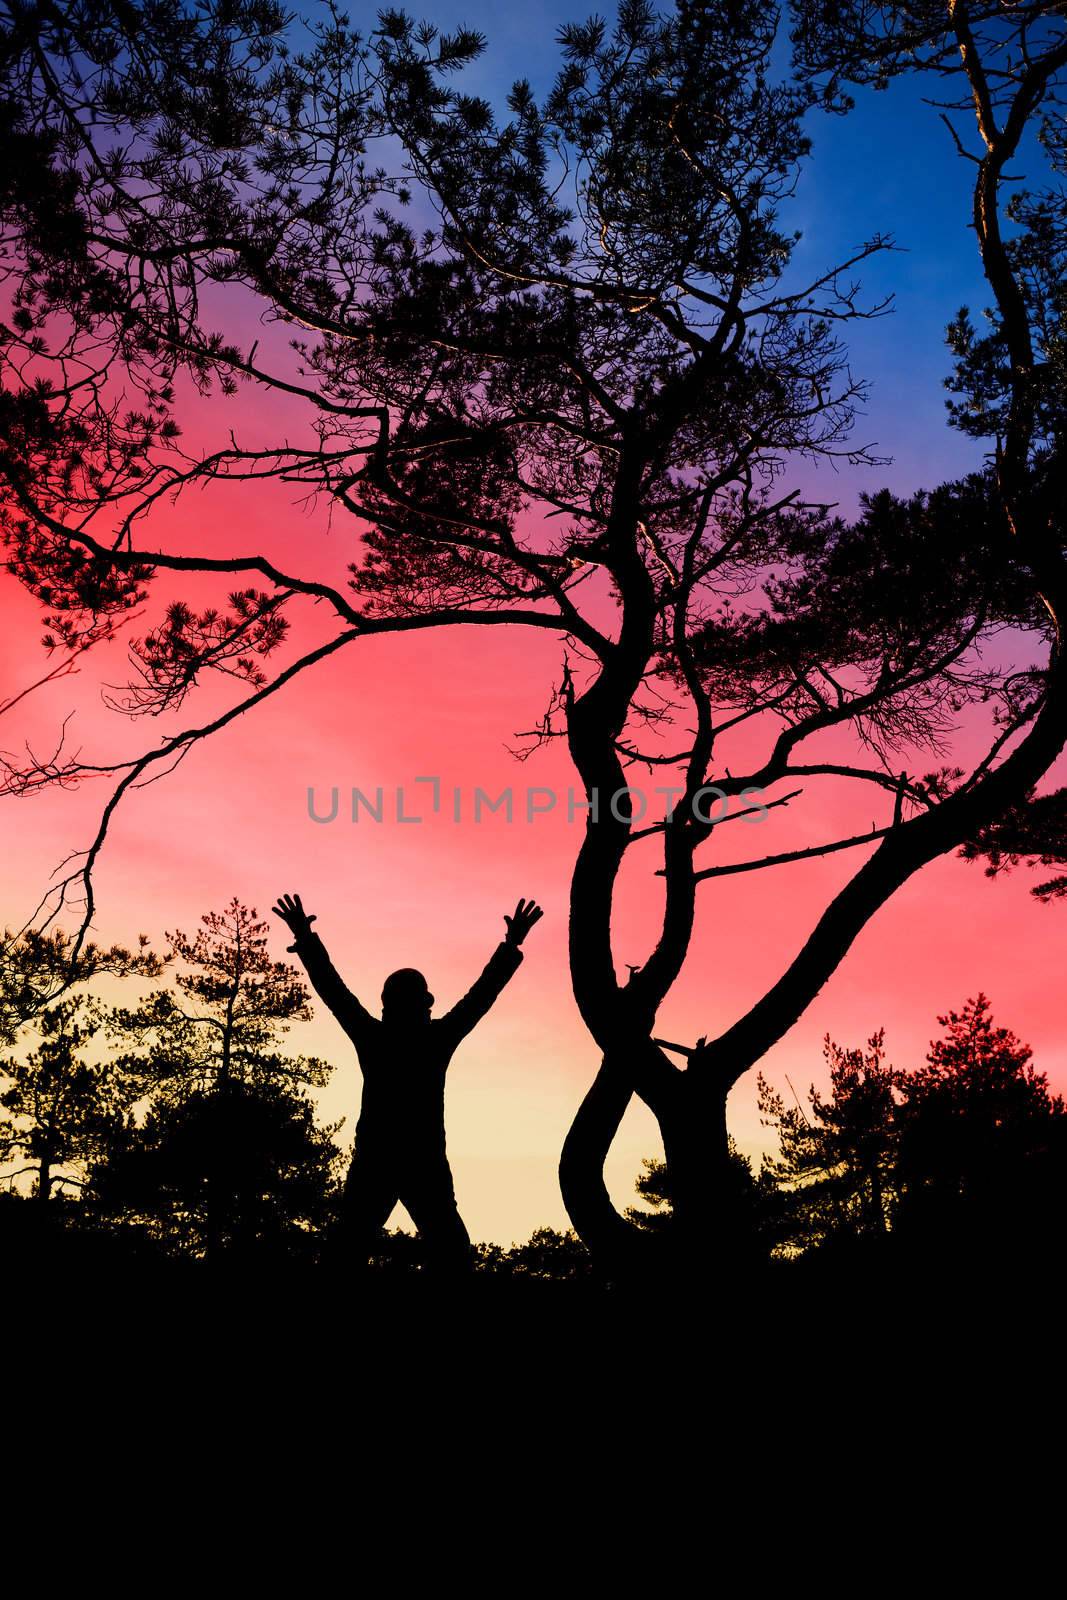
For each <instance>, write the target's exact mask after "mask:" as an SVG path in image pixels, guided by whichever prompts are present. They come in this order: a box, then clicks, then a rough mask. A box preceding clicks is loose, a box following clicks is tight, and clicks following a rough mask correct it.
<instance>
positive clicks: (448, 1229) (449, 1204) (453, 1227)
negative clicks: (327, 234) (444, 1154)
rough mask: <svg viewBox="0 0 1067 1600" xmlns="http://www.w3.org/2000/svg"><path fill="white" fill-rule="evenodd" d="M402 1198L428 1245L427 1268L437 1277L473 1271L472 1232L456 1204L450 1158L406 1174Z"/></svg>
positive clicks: (448, 1276)
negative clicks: (469, 1230) (470, 1232)
mask: <svg viewBox="0 0 1067 1600" xmlns="http://www.w3.org/2000/svg"><path fill="white" fill-rule="evenodd" d="M400 1198H401V1200H402V1201H403V1203H404V1205H405V1206H407V1209H408V1211H409V1213H410V1215H411V1220H412V1222H413V1223H414V1224H415V1226H416V1228H417V1229H418V1230H419V1237H420V1238H421V1239H422V1241H423V1244H424V1245H425V1248H426V1266H427V1270H428V1271H429V1272H430V1273H432V1274H433V1275H434V1276H435V1277H447V1278H456V1277H465V1276H466V1275H467V1274H468V1273H470V1272H471V1271H472V1270H473V1267H474V1255H473V1252H472V1250H471V1240H470V1234H469V1233H468V1232H467V1229H466V1227H465V1226H464V1223H463V1218H462V1217H461V1216H460V1214H459V1210H458V1208H457V1206H456V1192H455V1189H454V1188H453V1185H452V1173H451V1171H450V1170H449V1166H448V1162H447V1161H438V1162H434V1163H432V1164H431V1165H430V1166H428V1167H425V1168H422V1169H420V1170H418V1171H417V1172H409V1173H406V1174H405V1175H404V1177H403V1179H402V1181H401V1187H400Z"/></svg>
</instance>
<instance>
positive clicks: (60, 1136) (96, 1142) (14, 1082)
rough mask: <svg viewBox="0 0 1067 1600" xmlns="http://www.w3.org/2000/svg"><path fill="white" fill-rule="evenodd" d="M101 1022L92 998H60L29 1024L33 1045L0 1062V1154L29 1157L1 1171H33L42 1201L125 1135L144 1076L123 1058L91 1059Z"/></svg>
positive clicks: (80, 1178) (77, 1180) (77, 1181)
mask: <svg viewBox="0 0 1067 1600" xmlns="http://www.w3.org/2000/svg"><path fill="white" fill-rule="evenodd" d="M106 1021H107V1015H106V1012H105V1009H104V1008H103V1007H102V1006H101V1005H100V1004H99V1003H98V1002H97V1001H95V1000H93V999H91V998H88V997H85V996H78V997H75V998H71V999H67V1000H63V1001H60V1002H58V1003H57V1004H55V1005H52V1006H49V1007H48V1008H47V1010H45V1011H43V1012H41V1013H40V1015H39V1016H38V1017H37V1019H36V1022H35V1023H34V1029H35V1032H36V1034H37V1037H38V1040H39V1043H38V1045H37V1048H36V1049H35V1050H33V1051H31V1052H30V1053H29V1054H28V1055H25V1056H23V1057H22V1058H21V1059H17V1060H13V1061H9V1062H7V1063H5V1064H4V1065H3V1068H2V1073H3V1076H4V1078H5V1079H6V1087H5V1089H4V1091H3V1092H2V1093H0V1108H2V1110H3V1112H4V1113H5V1115H4V1116H3V1118H2V1119H0V1161H3V1162H5V1163H6V1162H10V1161H13V1160H17V1159H19V1158H20V1157H21V1158H22V1159H23V1160H24V1161H25V1162H26V1163H27V1164H26V1165H25V1166H23V1167H21V1168H19V1169H18V1171H16V1172H12V1173H9V1174H7V1176H8V1178H9V1180H10V1181H12V1182H13V1181H14V1180H15V1179H16V1178H17V1177H20V1176H22V1175H24V1174H31V1173H32V1175H33V1179H34V1196H35V1199H36V1200H37V1201H38V1202H39V1203H40V1204H41V1205H47V1204H48V1203H49V1202H50V1201H51V1200H52V1198H53V1196H54V1193H55V1191H56V1190H57V1189H58V1188H60V1187H62V1186H65V1185H68V1184H72V1185H76V1186H77V1187H79V1188H80V1187H82V1185H83V1183H84V1172H85V1170H86V1167H87V1164H88V1163H90V1162H92V1161H94V1160H99V1159H101V1158H102V1157H103V1156H104V1155H105V1154H106V1153H107V1152H108V1151H109V1150H110V1149H112V1148H113V1147H114V1145H115V1144H116V1142H118V1141H121V1140H122V1139H123V1138H124V1137H125V1135H126V1133H127V1130H128V1128H129V1124H130V1118H131V1113H132V1108H133V1105H134V1102H135V1101H136V1100H137V1099H138V1097H139V1096H140V1095H141V1094H142V1093H143V1087H144V1086H143V1080H142V1079H141V1078H140V1077H139V1076H138V1075H137V1074H136V1073H134V1072H131V1071H130V1070H129V1067H128V1065H127V1064H125V1063H123V1062H121V1061H117V1060H115V1059H114V1058H108V1057H105V1058H103V1059H99V1060H94V1059H93V1058H92V1049H91V1047H92V1046H93V1042H94V1040H96V1038H97V1036H98V1034H100V1033H101V1031H102V1030H103V1029H104V1027H105V1024H106Z"/></svg>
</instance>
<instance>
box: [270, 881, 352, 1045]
mask: <svg viewBox="0 0 1067 1600" xmlns="http://www.w3.org/2000/svg"><path fill="white" fill-rule="evenodd" d="M271 909H272V910H273V912H274V915H275V916H276V917H281V919H282V921H283V922H284V923H285V925H286V927H287V928H288V929H289V932H290V933H291V934H292V935H293V943H292V944H291V945H289V946H288V948H289V950H290V951H292V953H293V954H294V955H298V956H299V957H300V960H301V961H302V962H303V964H304V970H305V971H306V973H307V975H308V977H309V978H310V979H311V986H312V988H313V989H314V990H315V993H316V994H317V995H318V997H319V999H320V1000H322V1001H323V1002H324V1003H325V1004H326V1005H328V1006H329V1008H330V1010H331V1011H332V1012H333V1014H334V1016H335V1017H336V1018H337V1020H338V1022H339V1023H340V1024H341V1026H342V1028H343V1029H344V1030H345V1032H346V1033H347V1034H348V1036H349V1038H350V1039H352V1040H354V1041H355V1042H356V1043H358V1042H359V1036H360V1034H361V1033H362V1032H363V1031H364V1029H365V1027H366V1026H367V1024H369V1023H372V1022H373V1021H374V1018H373V1017H372V1016H371V1014H370V1012H369V1011H368V1010H367V1009H366V1007H365V1006H364V1005H362V1004H361V1002H360V1001H359V1000H357V999H356V997H355V995H354V994H353V993H352V991H351V989H350V988H349V987H348V985H347V984H346V983H345V981H344V979H343V978H342V977H341V976H340V974H339V973H338V971H337V969H336V967H335V966H334V964H333V962H332V961H331V960H330V958H329V956H328V955H327V954H326V946H325V945H324V944H323V942H322V940H321V939H320V938H319V936H318V934H317V933H313V932H312V931H311V924H312V923H313V922H315V921H316V920H317V919H316V918H315V917H314V916H310V917H309V916H308V914H307V912H306V911H305V910H304V907H303V905H302V903H301V900H300V896H299V895H298V894H282V895H279V896H278V904H277V905H276V906H272V908H271Z"/></svg>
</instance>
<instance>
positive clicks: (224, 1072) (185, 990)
mask: <svg viewBox="0 0 1067 1600" xmlns="http://www.w3.org/2000/svg"><path fill="white" fill-rule="evenodd" d="M200 921H201V924H202V926H201V927H200V928H199V929H198V930H197V933H196V937H195V938H192V939H190V938H189V937H188V936H187V935H186V934H184V933H182V932H176V933H168V934H167V940H168V942H169V950H168V954H167V960H168V962H174V963H175V964H176V971H175V984H176V986H177V989H178V993H177V994H175V993H174V991H173V989H170V988H161V989H157V990H155V991H154V992H153V993H152V994H150V995H149V996H148V998H147V999H146V1000H145V1001H144V1002H143V1003H142V1004H141V1005H140V1006H139V1007H137V1008H136V1009H134V1010H125V1011H117V1012H116V1013H115V1017H114V1026H115V1028H116V1030H117V1031H118V1032H120V1033H121V1034H122V1035H123V1036H124V1037H125V1038H126V1039H127V1041H129V1042H130V1043H131V1044H132V1046H133V1048H132V1051H131V1054H130V1056H129V1058H128V1059H129V1060H130V1061H131V1062H135V1063H136V1064H137V1066H138V1069H139V1070H141V1071H143V1072H144V1073H145V1074H146V1075H147V1077H148V1078H149V1079H150V1080H151V1082H152V1084H153V1088H154V1093H155V1094H156V1096H157V1097H160V1098H164V1099H168V1100H171V1101H180V1100H181V1099H183V1098H184V1097H185V1096H186V1095H188V1094H191V1093H192V1092H193V1091H195V1090H203V1089H211V1088H216V1087H218V1086H220V1085H222V1084H226V1083H229V1082H239V1083H266V1082H271V1081H275V1082H278V1081H284V1082H288V1083H290V1084H292V1083H299V1084H307V1085H313V1086H315V1087H321V1086H322V1085H323V1084H324V1083H326V1081H327V1079H328V1077H329V1075H330V1072H331V1071H332V1068H331V1066H330V1065H329V1063H327V1062H325V1061H322V1060H319V1059H318V1058H316V1057H308V1056H290V1055H286V1054H284V1053H282V1052H281V1051H280V1050H279V1048H278V1043H279V1037H280V1036H281V1035H284V1034H285V1033H286V1032H288V1029H289V1025H290V1023H292V1022H304V1021H307V1020H308V1019H309V1018H310V1016H311V1014H312V1013H311V1006H310V993H309V990H308V988H307V986H306V985H305V984H304V982H303V981H302V979H301V978H300V976H299V974H298V973H297V970H296V968H295V967H291V966H288V965H287V964H286V963H285V962H284V961H273V960H272V959H271V957H270V956H269V955H268V953H267V932H268V924H267V923H266V922H260V921H258V920H257V917H256V911H255V907H251V908H250V907H248V906H244V905H242V904H241V903H240V901H239V900H238V899H237V898H236V897H235V898H234V899H233V900H231V901H230V903H229V905H228V906H227V907H226V908H225V910H224V911H209V912H207V913H206V914H205V915H204V916H202V917H201V919H200ZM183 969H184V970H183Z"/></svg>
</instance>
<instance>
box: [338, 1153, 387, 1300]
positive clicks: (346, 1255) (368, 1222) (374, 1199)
mask: <svg viewBox="0 0 1067 1600" xmlns="http://www.w3.org/2000/svg"><path fill="white" fill-rule="evenodd" d="M399 1198H400V1195H399V1189H398V1187H397V1182H396V1176H395V1173H394V1172H393V1170H392V1163H391V1162H389V1161H388V1160H386V1159H385V1157H384V1155H383V1154H382V1153H380V1152H377V1151H374V1150H370V1149H360V1148H359V1147H358V1145H357V1147H356V1151H355V1154H354V1155H353V1157H352V1164H351V1166H350V1167H349V1169H348V1176H347V1177H346V1179H345V1186H344V1190H343V1193H342V1195H341V1207H340V1227H339V1229H338V1245H339V1250H338V1256H339V1264H340V1265H344V1266H345V1267H346V1268H347V1269H350V1270H355V1271H357V1272H362V1271H363V1270H365V1268H366V1266H367V1260H368V1257H369V1256H370V1255H371V1253H372V1252H373V1250H374V1247H375V1245H376V1244H377V1243H378V1240H379V1235H380V1234H381V1231H382V1229H383V1228H384V1227H385V1224H386V1223H387V1222H388V1221H389V1215H390V1213H391V1211H392V1209H393V1207H394V1206H395V1205H396V1203H397V1200H398V1199H399Z"/></svg>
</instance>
